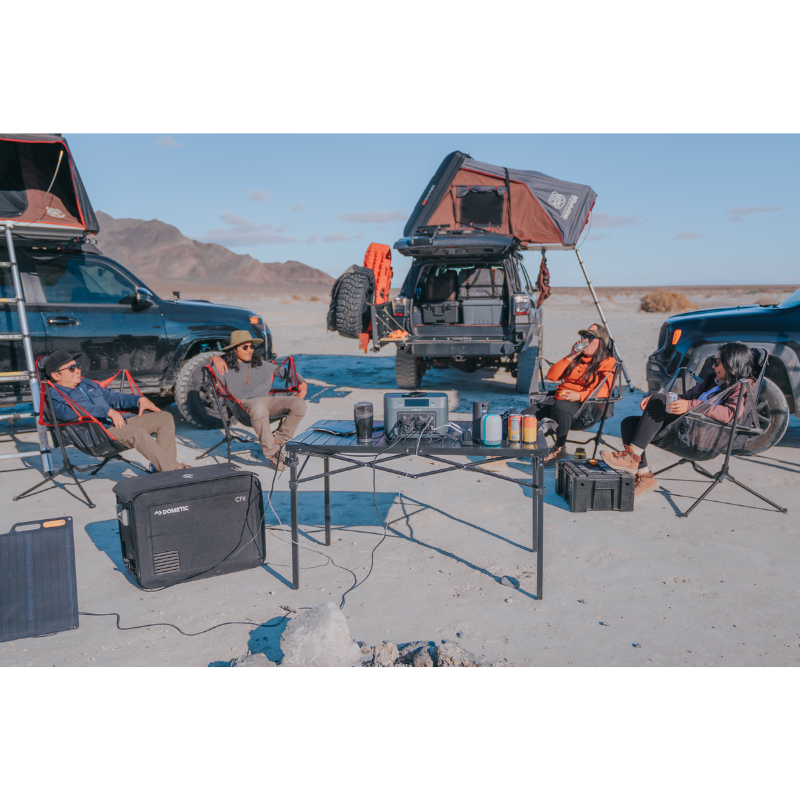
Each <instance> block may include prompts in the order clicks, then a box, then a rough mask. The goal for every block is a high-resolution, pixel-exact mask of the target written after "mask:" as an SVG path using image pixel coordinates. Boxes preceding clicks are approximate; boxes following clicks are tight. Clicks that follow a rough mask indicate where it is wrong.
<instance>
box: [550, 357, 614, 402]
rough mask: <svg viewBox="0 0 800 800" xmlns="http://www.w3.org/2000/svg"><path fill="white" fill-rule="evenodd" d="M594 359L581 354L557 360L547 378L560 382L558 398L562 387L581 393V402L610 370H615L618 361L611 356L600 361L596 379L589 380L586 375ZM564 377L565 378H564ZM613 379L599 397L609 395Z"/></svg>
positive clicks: (601, 390) (557, 398) (557, 390)
mask: <svg viewBox="0 0 800 800" xmlns="http://www.w3.org/2000/svg"><path fill="white" fill-rule="evenodd" d="M591 360H592V357H591V356H580V357H579V358H577V359H575V360H574V361H573V360H572V357H571V356H567V357H566V358H562V359H561V361H556V363H555V364H553V366H552V367H550V369H549V370H548V371H547V380H549V381H553V382H558V381H561V383H560V384H559V387H558V389H556V400H559V399H561V398H560V397H559V393H560V392H561V390H562V389H571V390H572V391H573V392H578V394H579V395H580V398H581V399H580V402H581V403H582V402H583V401H584V400H585V399H586V398H587V397H588V396H589V395H590V394H591V393H592V391H593V390H594V389H595V388H596V387H597V384H598V383H600V381H602V380H603V378H605V377H606V375H608V374H609V373H610V372H613V371H614V366H615V365H616V363H617V362H616V361H615V360H614V358H613V357H611V356H609V357H608V358H606V359H604V360H603V361H601V362H600V366H599V367H598V368H597V374H596V375H595V377H594V380H589V379H588V378H587V377H586V368H587V367H588V365H589V362H590V361H591ZM562 379H563V380H562ZM610 383H611V379H610V378H609V379H608V380H607V381H606V382H605V385H604V386H603V387H602V388H601V389H600V392H599V394H598V397H608V391H609V389H610V388H611V387H610Z"/></svg>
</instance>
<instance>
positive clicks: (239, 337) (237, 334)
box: [222, 331, 264, 350]
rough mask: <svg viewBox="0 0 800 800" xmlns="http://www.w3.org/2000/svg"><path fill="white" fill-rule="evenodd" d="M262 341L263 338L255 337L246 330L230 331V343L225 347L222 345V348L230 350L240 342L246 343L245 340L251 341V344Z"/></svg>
mask: <svg viewBox="0 0 800 800" xmlns="http://www.w3.org/2000/svg"><path fill="white" fill-rule="evenodd" d="M263 341H264V340H263V339H255V338H254V337H253V336H251V335H250V333H248V332H247V331H233V332H232V333H231V343H230V344H229V345H228V346H227V347H223V348H222V349H223V350H230V349H231V348H233V347H238V346H239V345H240V344H247V342H252V343H253V344H261V343H262V342H263Z"/></svg>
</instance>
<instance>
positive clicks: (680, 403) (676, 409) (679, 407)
mask: <svg viewBox="0 0 800 800" xmlns="http://www.w3.org/2000/svg"><path fill="white" fill-rule="evenodd" d="M688 410H689V401H688V400H680V399H678V400H676V401H675V402H674V403H670V404H669V405H668V406H667V413H668V414H685V413H686V412H687V411H688Z"/></svg>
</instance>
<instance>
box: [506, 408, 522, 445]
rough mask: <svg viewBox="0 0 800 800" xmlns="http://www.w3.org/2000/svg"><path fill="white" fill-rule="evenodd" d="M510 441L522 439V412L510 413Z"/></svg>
mask: <svg viewBox="0 0 800 800" xmlns="http://www.w3.org/2000/svg"><path fill="white" fill-rule="evenodd" d="M508 441H509V442H521V441H522V414H509V415H508Z"/></svg>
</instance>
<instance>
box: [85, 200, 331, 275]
mask: <svg viewBox="0 0 800 800" xmlns="http://www.w3.org/2000/svg"><path fill="white" fill-rule="evenodd" d="M97 219H98V222H99V223H100V234H99V235H98V237H97V243H98V246H99V248H100V250H102V251H103V253H104V254H105V255H107V256H109V257H110V258H113V259H114V260H115V261H119V263H120V264H122V265H123V266H124V267H127V268H128V269H130V270H131V271H132V272H134V273H135V274H137V275H141V276H142V278H143V279H144V280H147V279H149V280H150V281H152V282H155V283H163V282H165V281H170V280H173V281H175V280H180V281H182V282H184V283H196V284H197V283H202V284H215V285H229V284H231V283H232V282H235V283H244V284H255V285H258V284H261V285H263V286H264V288H270V289H272V288H274V289H279V288H280V289H286V288H296V289H312V288H313V289H328V288H330V287H331V286H332V285H333V282H334V279H333V278H332V277H331V276H330V275H328V274H327V273H325V272H322V271H321V270H318V269H314V267H309V266H308V264H303V263H302V262H300V261H286V262H284V263H281V262H277V261H276V262H273V263H269V264H264V263H262V262H261V261H257V260H256V259H255V258H253V257H252V256H240V255H237V254H236V253H232V252H231V251H230V250H228V249H227V248H225V247H222V246H221V245H218V244H204V243H203V242H196V241H195V240H194V239H189V238H188V237H186V236H184V235H183V234H182V233H181V232H180V231H179V230H178V229H177V228H176V227H175V226H174V225H167V224H166V223H165V222H160V221H159V220H157V219H151V220H142V219H115V218H114V217H111V216H109V215H108V214H104V213H103V212H102V211H98V212H97ZM175 288H176V289H177V288H180V287H178V286H176V287H175Z"/></svg>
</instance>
